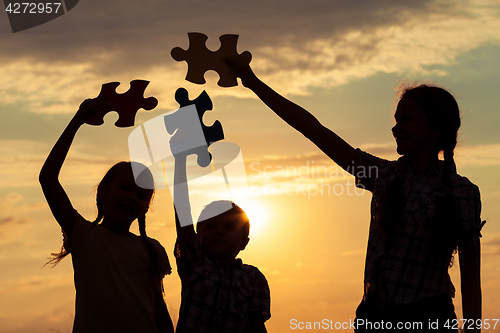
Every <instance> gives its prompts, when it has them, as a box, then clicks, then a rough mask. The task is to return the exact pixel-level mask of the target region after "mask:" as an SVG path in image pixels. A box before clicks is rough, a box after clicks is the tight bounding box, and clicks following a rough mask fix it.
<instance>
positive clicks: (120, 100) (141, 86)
mask: <svg viewBox="0 0 500 333" xmlns="http://www.w3.org/2000/svg"><path fill="white" fill-rule="evenodd" d="M148 84H149V81H145V80H134V81H131V82H130V89H129V90H128V91H127V92H125V93H123V94H118V93H117V92H116V87H118V86H119V85H120V82H109V83H105V84H103V85H102V87H101V92H100V93H99V96H97V97H107V99H106V102H107V103H109V104H110V110H109V111H108V112H110V111H116V112H117V113H118V114H119V116H120V117H119V118H118V120H117V121H116V122H115V126H117V127H129V126H133V125H134V120H135V114H136V113H137V111H139V109H140V108H143V109H144V110H148V111H149V110H152V109H154V108H155V107H156V106H157V105H158V100H157V99H156V98H154V97H148V98H144V90H146V87H147V86H148ZM108 112H106V113H108ZM106 113H104V114H96V115H94V116H92V117H90V119H88V120H87V124H90V125H101V124H102V123H104V115H105V114H106Z"/></svg>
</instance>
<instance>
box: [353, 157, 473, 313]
mask: <svg viewBox="0 0 500 333" xmlns="http://www.w3.org/2000/svg"><path fill="white" fill-rule="evenodd" d="M358 163H359V166H360V167H361V168H358V169H357V171H356V172H355V176H356V183H357V186H358V187H361V188H364V189H366V190H368V191H370V192H372V194H373V197H372V203H371V220H370V232H369V238H368V248H367V253H366V263H365V278H364V284H365V291H364V298H365V299H370V298H371V297H373V296H378V297H379V298H380V300H381V302H382V304H383V305H385V306H390V305H401V304H407V303H411V302H415V301H417V300H420V299H423V298H426V297H430V296H435V295H440V294H444V295H449V296H451V297H454V296H455V288H454V286H453V284H452V282H451V280H450V276H449V274H448V266H449V261H450V259H451V255H452V253H451V251H450V253H449V254H447V255H437V254H436V251H435V250H432V248H431V245H432V219H433V217H434V215H435V212H436V202H437V201H438V200H439V199H441V198H443V197H444V195H445V183H444V179H443V176H442V175H443V165H442V164H443V163H442V162H440V163H439V164H437V165H433V166H431V167H428V168H426V169H425V170H424V171H423V172H422V173H421V174H418V175H415V174H413V173H412V171H411V169H410V167H409V165H408V163H407V161H406V159H405V158H404V157H401V158H400V159H399V160H397V161H387V160H384V159H381V158H378V157H375V156H373V155H370V154H368V153H365V152H363V151H361V150H359V149H358ZM399 171H401V172H402V177H403V191H402V192H403V193H402V196H403V198H402V199H403V200H402V202H403V207H402V211H401V215H400V219H399V221H398V224H397V225H396V226H395V232H394V233H393V236H391V239H390V245H389V244H388V241H387V236H385V233H384V232H383V231H381V230H379V228H377V227H376V226H377V224H378V223H380V222H381V221H379V220H380V219H381V216H383V215H384V214H382V211H381V210H382V209H384V207H385V205H384V200H386V191H387V185H388V184H390V183H391V182H393V181H394V179H395V178H396V174H397V173H398V172H399ZM450 186H451V191H452V194H453V196H454V198H455V199H457V200H458V202H459V205H460V214H461V223H462V230H463V235H465V237H474V241H475V242H479V237H480V233H479V231H480V229H481V226H482V224H481V219H480V211H481V201H480V197H479V189H478V187H477V186H476V185H474V184H472V183H471V182H470V181H469V180H468V179H467V178H465V177H462V176H459V175H457V174H456V171H455V170H453V171H452V174H451V182H450Z"/></svg>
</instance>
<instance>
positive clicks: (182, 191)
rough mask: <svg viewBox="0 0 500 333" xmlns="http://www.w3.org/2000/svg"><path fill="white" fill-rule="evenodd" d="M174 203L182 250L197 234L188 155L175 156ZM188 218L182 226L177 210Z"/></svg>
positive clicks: (179, 242)
mask: <svg viewBox="0 0 500 333" xmlns="http://www.w3.org/2000/svg"><path fill="white" fill-rule="evenodd" d="M174 204H175V208H174V211H175V227H176V229H177V244H178V246H179V250H180V251H181V252H182V251H183V249H184V248H185V247H186V245H187V244H188V243H189V241H190V240H191V239H192V238H193V237H194V236H195V235H196V233H195V231H194V227H193V219H192V216H191V205H190V203H189V189H188V184H187V176H186V156H176V157H175V169H174ZM178 211H179V212H180V214H181V216H183V217H184V218H187V219H188V221H187V223H188V224H187V225H185V226H181V224H180V221H179V217H178V215H177V212H178Z"/></svg>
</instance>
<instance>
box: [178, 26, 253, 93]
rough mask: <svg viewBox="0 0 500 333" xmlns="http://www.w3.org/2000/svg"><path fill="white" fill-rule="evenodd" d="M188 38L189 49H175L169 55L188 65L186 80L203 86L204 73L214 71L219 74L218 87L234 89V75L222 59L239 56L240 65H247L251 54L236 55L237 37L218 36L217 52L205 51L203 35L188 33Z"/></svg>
mask: <svg viewBox="0 0 500 333" xmlns="http://www.w3.org/2000/svg"><path fill="white" fill-rule="evenodd" d="M188 38H189V47H188V49H187V50H183V49H181V48H180V47H175V48H173V49H172V51H171V53H170V54H171V55H172V58H174V59H175V60H177V61H183V60H185V61H186V62H187V63H188V71H187V75H186V80H188V81H190V82H193V83H197V84H204V83H205V82H206V81H205V78H204V77H203V76H204V75H205V72H206V71H208V70H214V71H216V72H217V74H219V81H218V82H217V84H218V85H219V86H221V87H234V86H237V85H238V81H237V80H236V74H235V73H234V72H233V71H232V70H230V68H229V66H228V65H227V64H226V62H225V61H224V58H226V57H228V56H230V55H239V56H240V57H239V58H240V59H241V64H242V65H247V64H249V63H250V61H251V60H252V54H251V53H250V52H248V51H245V52H243V53H241V54H238V51H237V50H236V43H237V42H238V35H222V36H220V37H219V40H220V43H221V46H220V48H219V49H218V50H217V51H210V50H209V49H207V46H206V45H205V42H206V41H207V39H208V37H207V36H206V35H205V34H202V33H199V32H190V33H188Z"/></svg>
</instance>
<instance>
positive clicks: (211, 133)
mask: <svg viewBox="0 0 500 333" xmlns="http://www.w3.org/2000/svg"><path fill="white" fill-rule="evenodd" d="M175 100H176V101H177V103H179V105H180V106H181V107H182V106H187V105H192V104H194V105H196V111H198V117H199V119H200V123H201V128H202V130H203V135H204V136H205V140H206V142H207V146H210V145H211V144H212V143H214V142H216V141H220V140H224V130H223V129H222V124H221V122H220V121H218V120H216V121H214V123H213V124H212V125H211V126H205V123H204V122H203V116H204V114H205V112H207V111H208V110H212V108H213V104H212V100H211V99H210V96H208V94H207V92H206V91H205V90H203V92H202V93H201V94H200V95H199V96H198V97H196V98H195V99H193V100H190V99H189V94H188V91H187V90H186V89H184V88H179V89H177V91H176V92H175Z"/></svg>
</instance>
